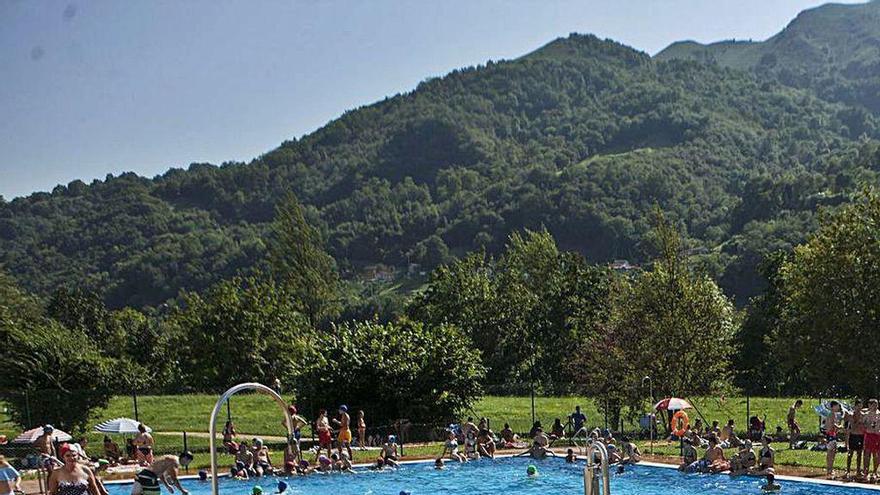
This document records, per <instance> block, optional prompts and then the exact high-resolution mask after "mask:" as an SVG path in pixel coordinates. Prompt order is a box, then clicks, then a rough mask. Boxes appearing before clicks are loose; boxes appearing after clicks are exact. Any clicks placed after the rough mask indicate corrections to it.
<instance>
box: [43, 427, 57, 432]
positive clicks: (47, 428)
mask: <svg viewBox="0 0 880 495" xmlns="http://www.w3.org/2000/svg"><path fill="white" fill-rule="evenodd" d="M53 431H55V427H54V426H52V425H46V426H44V427H43V433H52V432H53Z"/></svg>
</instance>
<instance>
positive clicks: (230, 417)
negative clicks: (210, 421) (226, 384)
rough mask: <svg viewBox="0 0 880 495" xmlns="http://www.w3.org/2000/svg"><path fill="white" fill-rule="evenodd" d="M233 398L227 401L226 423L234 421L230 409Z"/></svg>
mask: <svg viewBox="0 0 880 495" xmlns="http://www.w3.org/2000/svg"><path fill="white" fill-rule="evenodd" d="M230 400H232V397H230V398H228V399H226V421H232V409H231V408H230V407H229V401H230Z"/></svg>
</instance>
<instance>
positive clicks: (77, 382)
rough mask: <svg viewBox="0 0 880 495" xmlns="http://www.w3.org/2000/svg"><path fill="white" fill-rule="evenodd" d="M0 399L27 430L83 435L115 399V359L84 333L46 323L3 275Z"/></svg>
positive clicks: (1, 280) (1, 290) (13, 417)
mask: <svg viewBox="0 0 880 495" xmlns="http://www.w3.org/2000/svg"><path fill="white" fill-rule="evenodd" d="M0 293H2V294H3V295H4V297H3V298H2V299H0V349H2V351H0V361H2V362H3V366H4V372H3V373H2V374H0V398H2V400H3V401H4V402H5V403H6V404H7V406H8V408H9V413H10V416H11V418H12V420H13V421H14V422H15V423H16V424H18V425H20V426H21V427H23V428H30V427H33V426H37V425H42V424H47V423H51V424H54V425H56V426H58V427H61V428H64V429H67V430H74V429H75V430H82V429H84V428H85V427H86V425H87V423H88V420H89V417H90V414H91V413H92V411H94V410H95V409H96V408H100V407H105V406H106V405H107V401H108V400H109V399H110V397H111V396H112V395H113V367H112V364H113V362H112V360H111V359H108V358H106V357H103V356H102V355H101V352H100V351H99V350H98V348H97V347H96V346H94V345H93V344H92V342H91V340H90V339H89V338H87V337H86V335H85V334H84V333H82V332H81V331H78V330H71V329H67V328H65V327H63V326H61V325H60V324H58V323H57V322H55V321H53V320H51V319H49V318H46V317H45V316H43V315H42V314H41V313H40V312H38V311H37V308H38V307H37V306H36V305H35V304H34V302H33V301H32V300H30V299H29V298H28V297H27V296H25V295H24V294H22V293H21V292H20V291H19V290H18V289H17V288H16V287H14V286H13V285H12V284H11V283H10V280H9V278H8V277H6V276H5V275H2V273H0Z"/></svg>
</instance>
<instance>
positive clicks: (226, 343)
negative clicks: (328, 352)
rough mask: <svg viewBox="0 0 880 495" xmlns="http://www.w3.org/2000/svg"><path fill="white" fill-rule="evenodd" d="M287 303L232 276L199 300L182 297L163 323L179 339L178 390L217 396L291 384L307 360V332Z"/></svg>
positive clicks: (254, 281) (258, 284)
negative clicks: (239, 388) (249, 385)
mask: <svg viewBox="0 0 880 495" xmlns="http://www.w3.org/2000/svg"><path fill="white" fill-rule="evenodd" d="M292 301H293V299H292V298H291V297H290V295H289V294H287V293H286V292H284V290H283V289H281V288H279V287H276V286H275V285H273V284H272V283H270V282H266V281H264V280H261V279H259V278H257V277H248V278H241V277H234V278H232V279H230V280H227V281H224V282H220V283H219V284H217V285H215V286H213V287H211V288H210V289H209V290H208V291H207V292H206V293H205V294H204V295H199V294H195V293H186V294H184V296H183V304H182V307H181V308H179V309H176V310H175V311H174V312H173V313H172V314H171V316H170V317H169V318H168V320H167V322H166V323H165V324H166V325H167V326H168V327H169V328H170V331H172V332H173V333H174V334H175V335H178V336H179V341H178V342H177V343H176V346H175V347H176V349H177V360H178V363H179V367H180V373H181V377H180V383H182V384H184V385H182V387H186V388H188V389H190V390H196V391H218V390H225V389H226V388H227V387H229V386H231V385H233V384H235V383H238V382H241V381H256V382H262V383H267V384H268V383H271V382H272V381H273V379H274V378H278V379H280V380H282V381H283V382H289V381H293V379H294V377H295V376H296V373H297V368H298V367H299V366H302V363H304V362H308V360H309V358H310V357H311V355H310V354H309V350H310V349H311V347H310V345H309V344H308V341H309V338H310V334H311V329H310V327H309V326H308V324H307V322H306V321H305V318H304V317H303V316H302V315H301V314H300V313H298V312H297V310H296V308H295V307H294V306H293V302H292ZM166 359H167V358H166Z"/></svg>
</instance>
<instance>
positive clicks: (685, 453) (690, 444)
mask: <svg viewBox="0 0 880 495" xmlns="http://www.w3.org/2000/svg"><path fill="white" fill-rule="evenodd" d="M694 436H695V437H696V438H697V440H694V439H693V438H683V439H682V444H683V448H682V451H681V454H682V455H681V464H679V466H678V470H679V471H685V472H688V473H691V472H693V470H695V469H696V468H697V466H698V465H699V462H698V461H697V456H698V455H699V454H698V453H697V449H696V448H694V443H699V437H697V436H696V435H694Z"/></svg>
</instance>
